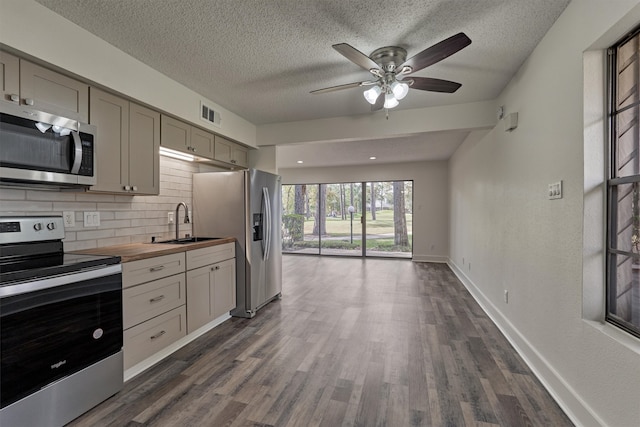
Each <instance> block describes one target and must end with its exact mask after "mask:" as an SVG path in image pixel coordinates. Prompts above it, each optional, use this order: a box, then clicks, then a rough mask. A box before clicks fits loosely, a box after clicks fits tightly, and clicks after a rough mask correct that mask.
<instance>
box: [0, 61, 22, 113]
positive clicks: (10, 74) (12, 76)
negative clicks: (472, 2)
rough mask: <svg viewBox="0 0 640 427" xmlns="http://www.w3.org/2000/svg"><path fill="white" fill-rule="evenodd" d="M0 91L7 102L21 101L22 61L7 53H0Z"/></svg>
mask: <svg viewBox="0 0 640 427" xmlns="http://www.w3.org/2000/svg"><path fill="white" fill-rule="evenodd" d="M0 90H2V99H4V100H5V101H11V102H15V103H16V104H17V103H18V101H19V100H20V95H19V92H20V60H19V59H18V57H17V56H13V55H11V54H9V53H6V52H0ZM12 98H13V99H12Z"/></svg>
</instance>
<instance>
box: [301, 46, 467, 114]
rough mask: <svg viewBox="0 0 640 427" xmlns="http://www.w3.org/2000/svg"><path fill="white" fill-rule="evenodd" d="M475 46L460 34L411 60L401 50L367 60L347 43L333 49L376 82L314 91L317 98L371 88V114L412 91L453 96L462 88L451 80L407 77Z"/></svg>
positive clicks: (374, 54) (381, 52) (366, 94)
mask: <svg viewBox="0 0 640 427" xmlns="http://www.w3.org/2000/svg"><path fill="white" fill-rule="evenodd" d="M470 44H471V39H470V38H469V37H467V35H466V34H464V33H458V34H456V35H454V36H451V37H449V38H448V39H445V40H443V41H441V42H440V43H436V44H435V45H433V46H431V47H428V48H427V49H425V50H423V51H422V52H420V53H418V54H417V55H415V56H413V57H411V58H409V59H408V60H407V51H406V50H405V49H403V48H401V47H398V46H386V47H381V48H379V49H376V50H374V51H373V52H372V53H371V55H369V56H366V55H365V54H364V53H362V52H360V51H359V50H358V49H356V48H354V47H353V46H351V45H349V44H347V43H339V44H334V45H333V46H332V47H333V48H334V49H335V50H337V51H338V52H339V53H340V54H342V55H343V56H344V57H345V58H347V59H348V60H349V61H351V62H353V63H354V64H356V65H358V66H359V67H362V68H364V69H365V70H367V71H369V72H370V73H371V74H372V75H373V77H374V79H373V80H365V81H361V82H354V83H347V84H343V85H338V86H331V87H327V88H324V89H317V90H314V91H311V93H313V94H319V93H327V92H334V91H337V90H342V89H351V88H354V87H361V86H371V87H370V88H369V89H367V90H365V91H364V97H365V99H366V100H367V102H369V103H370V104H371V111H377V110H381V109H382V108H385V109H389V108H393V107H396V106H397V105H398V104H399V102H398V101H399V100H401V99H402V98H404V97H405V96H406V95H407V93H408V92H409V88H411V89H418V90H426V91H431V92H443V93H453V92H455V91H456V90H458V89H459V88H460V86H462V85H461V84H460V83H456V82H451V81H449V80H441V79H434V78H428V77H406V76H408V75H409V74H411V73H415V72H416V71H419V70H422V69H423V68H426V67H428V66H430V65H433V64H435V63H437V62H440V61H442V60H443V59H445V58H447V57H449V56H451V55H453V54H454V53H456V52H458V51H460V50H462V49H464V48H465V47H467V46H469V45H470Z"/></svg>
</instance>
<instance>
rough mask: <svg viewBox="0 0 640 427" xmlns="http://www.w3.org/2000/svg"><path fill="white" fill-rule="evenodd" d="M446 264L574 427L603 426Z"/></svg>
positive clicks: (467, 281)
mask: <svg viewBox="0 0 640 427" xmlns="http://www.w3.org/2000/svg"><path fill="white" fill-rule="evenodd" d="M447 264H448V265H449V267H450V268H451V270H452V271H453V273H454V274H455V275H456V276H457V277H458V279H459V280H460V281H461V282H462V284H463V285H464V286H465V288H467V290H468V291H469V293H470V294H471V296H473V298H474V299H475V300H476V302H477V303H478V304H479V305H480V307H481V308H482V310H483V311H484V312H485V313H486V314H487V316H489V318H490V319H491V320H492V321H493V323H494V324H495V325H496V326H497V327H498V329H499V330H500V332H501V333H502V335H504V337H505V338H506V339H507V341H509V343H510V344H511V345H512V346H513V348H515V350H516V352H517V353H518V354H519V355H520V357H522V359H523V360H524V362H525V363H526V364H527V366H528V367H529V369H531V371H532V372H533V374H534V375H535V376H536V377H537V378H538V380H539V381H540V382H541V383H542V385H543V386H544V387H545V388H546V389H547V391H548V392H549V394H550V395H551V396H552V397H553V398H554V400H555V401H556V402H557V403H558V405H559V406H560V408H562V410H563V411H564V412H565V414H567V416H568V417H569V419H571V421H572V422H573V423H574V424H575V425H576V426H603V425H605V424H604V422H603V421H602V420H601V419H600V417H598V416H597V415H596V413H595V412H594V411H592V410H591V409H590V407H589V406H588V405H587V404H586V402H584V401H583V400H582V399H581V398H580V397H579V396H578V394H577V393H576V392H575V391H574V390H573V388H572V387H571V386H570V385H569V384H568V383H567V382H566V381H565V380H564V379H563V378H562V377H561V376H560V374H559V373H558V372H557V371H556V370H555V369H554V367H553V366H552V365H551V364H550V363H549V362H548V361H547V360H546V359H545V357H544V356H543V355H542V354H540V353H539V352H538V350H537V349H536V348H535V347H534V346H533V345H532V344H531V343H530V342H529V341H528V340H527V338H526V337H525V336H524V335H523V334H522V333H520V331H519V330H518V329H517V328H516V327H515V326H514V325H513V324H512V323H511V322H510V321H509V319H507V318H506V317H505V316H504V315H503V314H502V312H501V311H500V310H498V308H497V307H496V306H495V305H494V304H493V303H492V302H491V300H489V299H488V298H487V297H486V296H485V295H484V293H482V291H481V290H480V288H478V286H476V284H475V283H473V281H472V280H471V279H470V278H469V277H468V276H467V275H466V274H465V273H464V271H462V269H460V268H459V267H458V266H457V265H456V264H455V263H454V262H453V261H452V260H451V259H449V260H448V261H447Z"/></svg>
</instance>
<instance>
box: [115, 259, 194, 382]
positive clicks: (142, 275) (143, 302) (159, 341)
mask: <svg viewBox="0 0 640 427" xmlns="http://www.w3.org/2000/svg"><path fill="white" fill-rule="evenodd" d="M122 283H123V291H122V314H123V323H124V368H125V369H128V368H131V367H132V366H134V365H135V364H136V363H138V362H140V361H142V360H144V359H146V358H147V357H149V356H152V355H153V354H155V353H157V352H158V351H160V350H162V349H163V348H165V347H167V346H169V345H170V344H172V343H174V342H175V341H177V340H179V339H180V338H182V337H184V336H186V334H187V315H186V277H185V254H184V252H181V253H177V254H171V255H164V256H159V257H154V258H149V259H145V260H140V261H132V262H127V263H124V264H123V265H122Z"/></svg>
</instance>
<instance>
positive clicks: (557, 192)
mask: <svg viewBox="0 0 640 427" xmlns="http://www.w3.org/2000/svg"><path fill="white" fill-rule="evenodd" d="M547 195H548V197H549V200H554V199H562V181H558V182H554V183H553V184H549V190H548V193H547Z"/></svg>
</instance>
